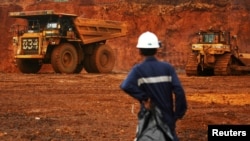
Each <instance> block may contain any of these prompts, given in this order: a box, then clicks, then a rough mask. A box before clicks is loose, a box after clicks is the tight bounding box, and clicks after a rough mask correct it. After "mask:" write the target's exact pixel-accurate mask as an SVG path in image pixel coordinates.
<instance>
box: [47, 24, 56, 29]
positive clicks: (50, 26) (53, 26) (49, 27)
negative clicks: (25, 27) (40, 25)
mask: <svg viewBox="0 0 250 141" xmlns="http://www.w3.org/2000/svg"><path fill="white" fill-rule="evenodd" d="M53 28H58V24H57V23H48V24H47V29H53Z"/></svg>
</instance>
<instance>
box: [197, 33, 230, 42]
mask: <svg viewBox="0 0 250 141" xmlns="http://www.w3.org/2000/svg"><path fill="white" fill-rule="evenodd" d="M198 35H199V43H201V44H217V43H222V44H230V33H229V32H222V31H208V32H206V31H200V32H199V33H198Z"/></svg>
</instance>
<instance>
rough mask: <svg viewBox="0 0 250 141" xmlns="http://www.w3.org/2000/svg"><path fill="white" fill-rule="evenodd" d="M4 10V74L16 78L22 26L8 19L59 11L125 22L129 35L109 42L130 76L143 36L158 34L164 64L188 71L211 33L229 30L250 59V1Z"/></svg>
mask: <svg viewBox="0 0 250 141" xmlns="http://www.w3.org/2000/svg"><path fill="white" fill-rule="evenodd" d="M24 1H25V2H23V1H22V2H20V1H15V0H13V1H12V2H3V3H2V4H0V17H1V24H0V31H1V33H2V34H1V35H2V36H0V48H1V52H0V58H1V61H0V72H16V71H17V70H16V68H15V66H14V64H13V48H12V47H11V41H12V38H11V33H9V32H8V31H9V28H10V26H11V25H12V24H14V23H15V22H16V20H15V19H11V18H9V17H8V12H10V11H22V10H42V9H53V10H54V11H56V12H63V13H74V14H77V15H79V16H82V17H85V18H97V19H104V20H118V21H124V22H126V23H127V25H128V35H127V36H126V37H121V38H116V39H112V40H109V41H108V44H110V45H111V46H112V48H114V50H115V52H116V58H117V60H116V65H115V69H114V71H128V70H129V69H130V68H131V67H132V66H133V65H134V64H136V63H138V62H139V61H140V60H141V57H140V56H139V55H138V50H137V49H136V47H135V46H136V42H137V38H138V36H139V35H140V34H141V33H142V32H145V31H152V32H154V33H156V34H157V35H158V37H159V39H160V40H161V41H162V43H163V47H162V48H161V49H160V50H159V55H158V56H159V59H161V60H165V61H167V62H170V63H172V64H173V65H174V66H175V67H176V69H177V70H183V68H184V66H185V63H186V61H187V57H188V55H189V54H190V53H191V44H192V43H194V42H195V41H196V40H197V37H196V36H195V33H196V32H198V31H199V30H205V29H208V28H215V29H223V30H227V31H230V32H231V34H232V35H237V36H238V45H239V47H240V49H241V51H243V52H249V53H250V49H248V48H250V37H249V35H250V26H249V23H250V13H249V12H250V1H246V0H244V1H243V0H241V1H239V0H211V1H210V0H193V1H190V0H177V1H176V0H165V1H164V0H153V1H149V0H140V1H139V2H138V1H137V3H135V2H132V0H127V1H126V0H112V1H108V0H106V1H105V0H103V1H102V0H98V1H94V0H93V1H88V2H87V3H86V2H85V1H83V0H74V1H73V0H69V2H51V0H47V1H45V0H39V1H37V0H24Z"/></svg>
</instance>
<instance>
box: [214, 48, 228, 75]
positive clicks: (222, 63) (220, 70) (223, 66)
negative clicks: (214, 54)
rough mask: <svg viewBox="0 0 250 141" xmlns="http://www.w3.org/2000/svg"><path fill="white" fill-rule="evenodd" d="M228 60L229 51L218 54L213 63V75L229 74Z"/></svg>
mask: <svg viewBox="0 0 250 141" xmlns="http://www.w3.org/2000/svg"><path fill="white" fill-rule="evenodd" d="M230 60H231V54H230V53H226V54H224V55H222V56H219V57H218V58H217V61H216V63H215V65H214V75H224V76H226V75H231V71H230V66H229V64H230Z"/></svg>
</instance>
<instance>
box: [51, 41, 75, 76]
mask: <svg viewBox="0 0 250 141" xmlns="http://www.w3.org/2000/svg"><path fill="white" fill-rule="evenodd" d="M77 62H78V55H77V52H76V49H75V47H74V46H73V45H71V44H69V43H64V44H61V45H59V46H57V47H56V48H55V49H54V50H53V52H52V56H51V64H52V67H53V69H54V71H55V72H56V73H75V70H76V67H77Z"/></svg>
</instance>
